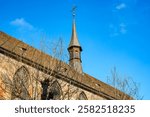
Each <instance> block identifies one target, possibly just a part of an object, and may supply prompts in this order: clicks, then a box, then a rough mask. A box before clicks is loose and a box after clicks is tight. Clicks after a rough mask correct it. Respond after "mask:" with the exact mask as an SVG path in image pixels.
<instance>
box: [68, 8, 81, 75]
mask: <svg viewBox="0 0 150 117" xmlns="http://www.w3.org/2000/svg"><path fill="white" fill-rule="evenodd" d="M75 10H76V7H73V10H72V15H73V23H72V36H71V41H70V44H69V47H68V51H69V55H70V59H69V65H70V66H71V67H72V68H74V69H75V70H76V71H77V72H79V73H82V65H81V63H82V61H81V51H82V47H81V46H80V44H79V41H78V37H77V32H76V23H75Z"/></svg>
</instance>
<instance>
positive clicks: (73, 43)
mask: <svg viewBox="0 0 150 117" xmlns="http://www.w3.org/2000/svg"><path fill="white" fill-rule="evenodd" d="M75 10H76V7H73V9H72V16H73V23H72V36H71V41H70V44H69V47H68V49H69V48H71V47H74V46H75V47H79V48H80V50H81V51H82V48H81V46H80V44H79V41H78V37H77V33H76V24H75V16H76V14H75Z"/></svg>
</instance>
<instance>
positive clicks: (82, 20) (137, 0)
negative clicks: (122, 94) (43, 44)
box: [0, 0, 150, 99]
mask: <svg viewBox="0 0 150 117" xmlns="http://www.w3.org/2000/svg"><path fill="white" fill-rule="evenodd" d="M0 4H1V7H0V12H1V13H0V14H1V15H0V30H1V31H3V32H6V33H8V34H10V35H12V36H14V37H16V38H19V39H20V40H22V41H24V42H26V43H28V44H30V45H32V46H34V47H36V48H39V45H40V40H41V38H46V40H47V41H49V40H58V39H59V38H60V37H61V38H63V40H64V42H65V45H66V48H67V46H68V44H69V41H70V37H71V28H72V15H71V8H72V6H73V4H76V6H77V15H76V26H77V34H78V39H79V41H80V44H81V46H82V48H83V52H82V62H83V63H82V65H83V70H84V71H85V72H86V73H88V74H90V75H92V76H94V77H96V78H98V79H99V80H102V81H104V82H106V81H107V76H111V69H113V68H114V66H115V67H116V68H117V71H118V73H119V74H120V75H121V76H122V77H126V76H130V77H132V78H133V79H134V80H135V81H136V82H138V83H140V89H141V90H140V92H141V94H142V95H144V99H150V93H149V91H150V86H149V84H150V73H149V72H150V28H149V27H150V1H149V0H0Z"/></svg>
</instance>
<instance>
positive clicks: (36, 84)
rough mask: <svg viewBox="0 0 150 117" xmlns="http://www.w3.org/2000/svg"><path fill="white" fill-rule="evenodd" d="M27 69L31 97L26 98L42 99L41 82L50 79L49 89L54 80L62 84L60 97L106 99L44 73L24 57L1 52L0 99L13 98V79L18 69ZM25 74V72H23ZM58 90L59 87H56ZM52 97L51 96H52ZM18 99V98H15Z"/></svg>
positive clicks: (51, 74)
mask: <svg viewBox="0 0 150 117" xmlns="http://www.w3.org/2000/svg"><path fill="white" fill-rule="evenodd" d="M21 68H23V69H25V70H26V71H27V72H28V74H29V78H28V84H29V85H28V86H27V90H28V93H29V97H28V98H26V99H36V100H40V99H41V95H42V93H43V88H42V85H41V83H42V82H44V81H46V80H48V81H49V83H48V84H49V86H48V89H47V90H51V88H50V86H51V85H52V83H53V82H56V81H57V82H58V84H59V85H60V89H59V90H61V96H60V97H59V99H63V100H65V99H66V100H68V99H69V100H70V99H71V100H76V99H86V98H87V99H88V100H99V99H104V98H103V97H101V96H99V95H96V94H94V93H92V92H89V91H87V90H84V89H82V88H80V87H78V86H74V85H73V84H72V83H71V82H66V81H64V80H62V79H60V78H57V76H55V75H54V74H53V72H51V73H48V74H46V73H44V72H43V71H41V70H39V69H37V68H35V67H32V66H29V65H27V64H25V63H23V62H22V58H20V59H19V61H18V60H15V59H12V58H10V57H8V56H5V55H4V54H1V53H0V99H13V98H12V92H13V85H14V83H15V81H14V80H13V79H14V77H15V75H16V72H17V70H18V69H21ZM23 75H25V74H23ZM56 90H57V89H56ZM50 98H51V97H50ZM14 99H17V98H14Z"/></svg>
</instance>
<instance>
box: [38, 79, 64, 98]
mask: <svg viewBox="0 0 150 117" xmlns="http://www.w3.org/2000/svg"><path fill="white" fill-rule="evenodd" d="M42 88H43V92H42V95H41V99H42V100H59V99H60V97H61V95H62V90H61V87H60V85H59V83H58V82H57V81H54V82H53V83H52V84H51V85H50V83H49V81H48V80H45V81H43V82H42Z"/></svg>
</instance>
